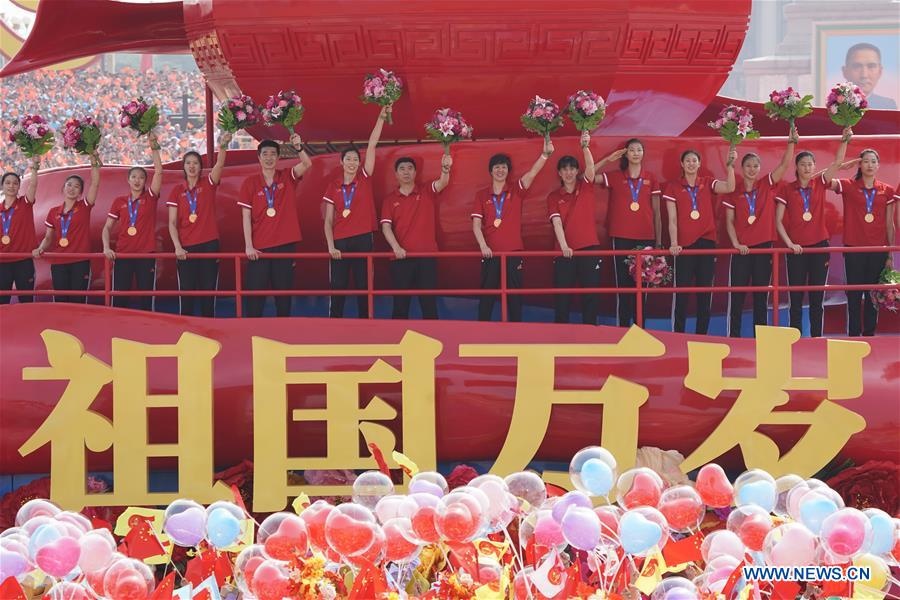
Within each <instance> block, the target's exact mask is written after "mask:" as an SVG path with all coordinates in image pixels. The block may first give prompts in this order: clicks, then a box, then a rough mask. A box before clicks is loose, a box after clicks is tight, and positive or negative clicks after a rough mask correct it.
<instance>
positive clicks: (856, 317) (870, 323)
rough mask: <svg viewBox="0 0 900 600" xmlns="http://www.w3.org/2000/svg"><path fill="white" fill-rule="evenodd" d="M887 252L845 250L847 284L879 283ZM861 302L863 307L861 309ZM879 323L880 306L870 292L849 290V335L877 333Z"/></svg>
mask: <svg viewBox="0 0 900 600" xmlns="http://www.w3.org/2000/svg"><path fill="white" fill-rule="evenodd" d="M887 257H888V255H887V252H845V253H844V268H845V269H846V279H847V285H862V284H864V283H878V280H879V279H880V277H881V271H882V270H884V263H885V261H887ZM860 302H862V305H863V308H862V310H860ZM876 325H878V308H877V307H876V306H875V304H874V303H873V302H872V296H870V295H869V292H859V291H849V290H848V291H847V335H849V336H853V337H855V336H858V335H860V333H861V334H862V335H866V336H869V335H875V326H876Z"/></svg>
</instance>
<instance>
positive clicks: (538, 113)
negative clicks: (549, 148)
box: [521, 96, 563, 139]
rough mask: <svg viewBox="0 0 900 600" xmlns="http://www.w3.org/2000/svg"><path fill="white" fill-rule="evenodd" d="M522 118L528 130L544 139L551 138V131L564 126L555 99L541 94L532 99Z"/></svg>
mask: <svg viewBox="0 0 900 600" xmlns="http://www.w3.org/2000/svg"><path fill="white" fill-rule="evenodd" d="M521 119H522V125H524V126H525V129H526V130H528V131H532V132H534V133H537V134H540V135H542V136H544V139H549V138H550V134H551V133H553V132H554V131H556V130H557V129H559V128H560V127H562V126H563V116H562V114H560V111H559V106H558V105H557V104H556V103H555V102H553V100H549V99H547V98H541V97H540V96H535V97H534V98H532V99H531V102H529V103H528V109H527V110H526V111H525V114H524V115H522V117H521Z"/></svg>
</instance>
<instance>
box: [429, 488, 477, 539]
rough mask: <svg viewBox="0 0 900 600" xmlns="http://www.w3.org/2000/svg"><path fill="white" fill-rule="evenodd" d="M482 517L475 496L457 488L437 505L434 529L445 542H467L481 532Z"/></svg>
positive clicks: (466, 489)
mask: <svg viewBox="0 0 900 600" xmlns="http://www.w3.org/2000/svg"><path fill="white" fill-rule="evenodd" d="M475 491H476V492H477V491H478V490H475ZM483 515H484V511H483V508H482V504H481V502H480V501H479V500H478V497H477V494H473V493H470V491H469V490H468V488H465V487H462V488H457V489H455V490H453V491H452V492H450V493H449V494H447V495H446V496H444V497H443V498H441V502H440V503H439V504H438V505H437V514H436V515H435V519H434V523H435V528H436V530H437V532H438V533H439V534H440V535H441V537H442V538H443V539H445V540H447V541H451V542H468V541H469V540H471V539H473V538H474V537H475V536H476V535H477V534H478V533H479V531H480V530H481V524H482V518H483Z"/></svg>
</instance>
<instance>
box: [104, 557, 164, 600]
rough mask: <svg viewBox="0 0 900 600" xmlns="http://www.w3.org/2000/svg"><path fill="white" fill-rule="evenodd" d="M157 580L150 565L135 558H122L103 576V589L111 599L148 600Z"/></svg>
mask: <svg viewBox="0 0 900 600" xmlns="http://www.w3.org/2000/svg"><path fill="white" fill-rule="evenodd" d="M154 584H155V580H154V579H153V573H152V572H151V571H150V567H148V566H147V565H145V564H144V563H142V562H141V561H139V560H135V559H133V558H121V559H119V560H117V561H115V562H114V563H113V564H112V565H110V567H109V569H107V571H106V575H104V576H103V589H104V590H105V591H106V595H107V596H108V597H109V599H110V600H146V599H147V598H149V597H150V594H151V593H152V592H153V587H154Z"/></svg>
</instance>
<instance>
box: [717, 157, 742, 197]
mask: <svg viewBox="0 0 900 600" xmlns="http://www.w3.org/2000/svg"><path fill="white" fill-rule="evenodd" d="M736 160H737V149H736V148H734V147H732V148H731V149H730V150H729V151H728V158H727V159H726V160H725V181H720V180H716V182H715V184H714V186H713V192H715V193H717V194H730V193H731V192H733V191H734V161H736Z"/></svg>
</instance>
